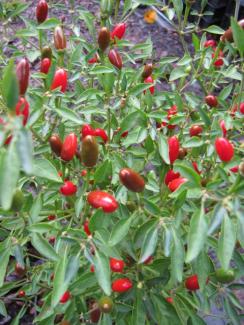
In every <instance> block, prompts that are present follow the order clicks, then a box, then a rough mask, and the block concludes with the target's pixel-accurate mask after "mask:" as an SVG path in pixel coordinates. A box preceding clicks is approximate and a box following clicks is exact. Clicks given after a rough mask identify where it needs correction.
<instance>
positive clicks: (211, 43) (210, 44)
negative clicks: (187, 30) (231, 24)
mask: <svg viewBox="0 0 244 325" xmlns="http://www.w3.org/2000/svg"><path fill="white" fill-rule="evenodd" d="M216 45H217V43H216V41H215V40H213V39H210V40H208V41H205V42H204V44H203V46H204V47H212V48H215V47H216Z"/></svg>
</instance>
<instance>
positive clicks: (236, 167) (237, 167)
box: [230, 165, 239, 173]
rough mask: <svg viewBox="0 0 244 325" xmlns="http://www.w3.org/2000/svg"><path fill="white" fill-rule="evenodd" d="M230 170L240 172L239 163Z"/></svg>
mask: <svg viewBox="0 0 244 325" xmlns="http://www.w3.org/2000/svg"><path fill="white" fill-rule="evenodd" d="M230 171H231V172H232V173H238V172H239V165H237V166H234V167H232V168H230Z"/></svg>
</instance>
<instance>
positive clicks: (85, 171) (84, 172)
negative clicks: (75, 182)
mask: <svg viewBox="0 0 244 325" xmlns="http://www.w3.org/2000/svg"><path fill="white" fill-rule="evenodd" d="M86 175H87V170H86V169H83V170H82V171H81V176H82V177H84V176H86Z"/></svg>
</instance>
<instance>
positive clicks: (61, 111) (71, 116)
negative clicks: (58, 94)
mask: <svg viewBox="0 0 244 325" xmlns="http://www.w3.org/2000/svg"><path fill="white" fill-rule="evenodd" d="M55 112H57V113H58V115H59V116H61V117H62V118H63V119H64V120H65V121H72V122H74V123H75V124H77V125H82V124H83V123H84V121H83V120H82V119H81V118H80V117H79V116H78V115H77V114H76V113H75V112H73V111H72V110H71V109H68V108H64V107H62V108H56V109H55Z"/></svg>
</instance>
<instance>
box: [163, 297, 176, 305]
mask: <svg viewBox="0 0 244 325" xmlns="http://www.w3.org/2000/svg"><path fill="white" fill-rule="evenodd" d="M165 300H166V301H167V302H168V303H169V304H173V302H174V300H173V298H172V297H167V298H165Z"/></svg>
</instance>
